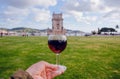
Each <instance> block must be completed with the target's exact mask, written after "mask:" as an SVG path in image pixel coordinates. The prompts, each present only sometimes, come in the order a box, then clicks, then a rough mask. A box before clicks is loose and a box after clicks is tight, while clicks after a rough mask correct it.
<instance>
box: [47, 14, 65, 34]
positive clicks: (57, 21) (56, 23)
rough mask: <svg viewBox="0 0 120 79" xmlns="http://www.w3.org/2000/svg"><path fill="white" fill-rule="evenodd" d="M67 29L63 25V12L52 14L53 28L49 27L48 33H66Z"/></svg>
mask: <svg viewBox="0 0 120 79" xmlns="http://www.w3.org/2000/svg"><path fill="white" fill-rule="evenodd" d="M65 33H66V30H65V29H64V27H63V18H62V13H60V14H55V13H53V15H52V29H49V28H48V31H47V34H48V35H50V34H65Z"/></svg>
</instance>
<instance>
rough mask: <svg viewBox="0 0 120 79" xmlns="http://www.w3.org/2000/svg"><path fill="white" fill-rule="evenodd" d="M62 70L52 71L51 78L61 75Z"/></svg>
mask: <svg viewBox="0 0 120 79" xmlns="http://www.w3.org/2000/svg"><path fill="white" fill-rule="evenodd" d="M62 73H63V72H61V71H54V72H52V74H51V78H54V77H56V76H59V75H61V74H62Z"/></svg>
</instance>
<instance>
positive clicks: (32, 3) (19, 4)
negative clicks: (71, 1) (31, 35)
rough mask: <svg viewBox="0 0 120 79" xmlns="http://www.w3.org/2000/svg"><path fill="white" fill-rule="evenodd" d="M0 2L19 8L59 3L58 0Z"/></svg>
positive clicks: (5, 0) (11, 0)
mask: <svg viewBox="0 0 120 79" xmlns="http://www.w3.org/2000/svg"><path fill="white" fill-rule="evenodd" d="M0 2H2V3H4V4H7V5H9V6H13V7H17V8H26V7H27V8H28V7H34V6H41V7H49V6H54V5H56V4H57V1H56V0H1V1H0Z"/></svg>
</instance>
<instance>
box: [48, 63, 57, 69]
mask: <svg viewBox="0 0 120 79" xmlns="http://www.w3.org/2000/svg"><path fill="white" fill-rule="evenodd" d="M47 68H49V69H52V70H57V69H58V66H57V65H54V64H47Z"/></svg>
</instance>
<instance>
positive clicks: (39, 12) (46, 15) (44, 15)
mask: <svg viewBox="0 0 120 79" xmlns="http://www.w3.org/2000/svg"><path fill="white" fill-rule="evenodd" d="M32 12H33V15H34V19H35V21H36V22H40V21H49V19H50V11H49V10H45V9H37V8H32Z"/></svg>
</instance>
